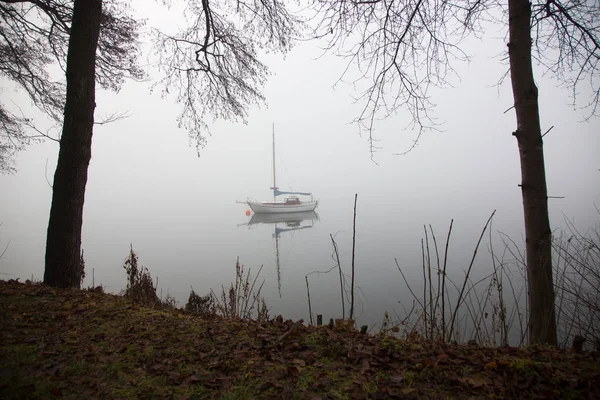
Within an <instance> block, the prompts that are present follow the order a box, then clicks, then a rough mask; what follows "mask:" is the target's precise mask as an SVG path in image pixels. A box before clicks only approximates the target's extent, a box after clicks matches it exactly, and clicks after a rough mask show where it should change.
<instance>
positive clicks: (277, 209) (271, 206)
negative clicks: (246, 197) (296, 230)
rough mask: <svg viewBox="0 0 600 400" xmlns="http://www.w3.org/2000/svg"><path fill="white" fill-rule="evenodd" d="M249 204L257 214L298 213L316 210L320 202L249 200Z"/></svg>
mask: <svg viewBox="0 0 600 400" xmlns="http://www.w3.org/2000/svg"><path fill="white" fill-rule="evenodd" d="M246 203H248V206H249V207H250V208H251V209H252V211H254V212H255V213H256V214H282V213H298V212H305V211H314V210H315V208H317V205H318V204H319V202H318V201H317V200H315V201H302V202H300V204H285V203H269V202H257V201H247V202H246Z"/></svg>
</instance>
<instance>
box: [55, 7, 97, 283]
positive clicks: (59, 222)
mask: <svg viewBox="0 0 600 400" xmlns="http://www.w3.org/2000/svg"><path fill="white" fill-rule="evenodd" d="M101 16H102V0H75V4H74V8H73V22H72V26H71V34H70V37H69V50H68V54H67V74H66V75H67V98H66V103H65V119H64V124H63V130H62V135H61V138H60V151H59V154H58V165H57V166H56V172H55V173H54V185H53V187H52V188H53V190H52V206H51V208H50V221H49V223H48V236H47V238H46V269H45V273H44V283H46V284H48V285H51V286H57V287H79V285H80V283H81V273H82V271H81V268H80V262H81V254H80V251H81V225H82V223H83V203H84V198H85V185H86V183H87V170H88V165H89V163H90V158H91V152H92V130H93V127H94V108H95V107H96V103H95V78H96V76H95V75H96V47H97V46H98V36H99V33H100V19H101Z"/></svg>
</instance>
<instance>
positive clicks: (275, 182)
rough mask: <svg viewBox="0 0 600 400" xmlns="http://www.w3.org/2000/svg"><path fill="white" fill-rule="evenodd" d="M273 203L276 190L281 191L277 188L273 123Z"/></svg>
mask: <svg viewBox="0 0 600 400" xmlns="http://www.w3.org/2000/svg"><path fill="white" fill-rule="evenodd" d="M271 189H272V190H273V201H275V198H276V196H275V190H277V189H279V188H278V187H277V181H276V179H275V123H273V187H272V188H271Z"/></svg>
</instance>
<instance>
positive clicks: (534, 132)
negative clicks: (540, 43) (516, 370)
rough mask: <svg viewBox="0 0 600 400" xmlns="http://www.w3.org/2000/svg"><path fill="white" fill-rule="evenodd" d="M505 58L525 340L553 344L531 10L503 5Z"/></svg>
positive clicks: (513, 2) (520, 1)
mask: <svg viewBox="0 0 600 400" xmlns="http://www.w3.org/2000/svg"><path fill="white" fill-rule="evenodd" d="M508 16H509V17H508V18H509V35H510V41H509V44H508V54H509V60H510V76H511V82H512V90H513V96H514V101H515V111H516V114H517V130H516V131H515V132H514V133H513V135H514V136H515V137H516V138H517V142H518V144H519V155H520V157H521V191H522V194H523V211H524V216H525V240H526V254H527V283H528V289H529V296H528V298H529V341H530V343H532V344H533V343H545V344H551V345H556V317H555V311H554V286H553V281H552V247H551V231H550V221H549V218H548V195H547V187H546V172H545V169H544V150H543V141H542V134H541V129H540V117H539V109H538V90H537V87H536V86H535V82H534V79H533V67H532V62H531V22H530V21H531V5H530V3H529V1H528V0H508Z"/></svg>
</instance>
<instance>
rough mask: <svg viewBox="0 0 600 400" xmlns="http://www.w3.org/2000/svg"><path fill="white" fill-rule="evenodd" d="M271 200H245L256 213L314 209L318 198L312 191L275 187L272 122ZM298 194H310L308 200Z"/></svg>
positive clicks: (295, 211)
mask: <svg viewBox="0 0 600 400" xmlns="http://www.w3.org/2000/svg"><path fill="white" fill-rule="evenodd" d="M271 190H273V201H271V202H269V201H261V202H259V201H254V200H250V199H248V200H246V203H247V204H248V206H249V207H250V208H251V209H252V211H254V212H255V213H256V214H280V213H298V212H306V211H314V210H315V208H317V205H318V204H319V201H318V200H314V199H313V197H312V193H305V192H284V191H281V190H279V188H278V187H277V180H276V175H275V124H273V187H271ZM281 195H287V197H285V198H284V200H283V201H277V196H281ZM300 196H310V200H302V199H301V198H300Z"/></svg>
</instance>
